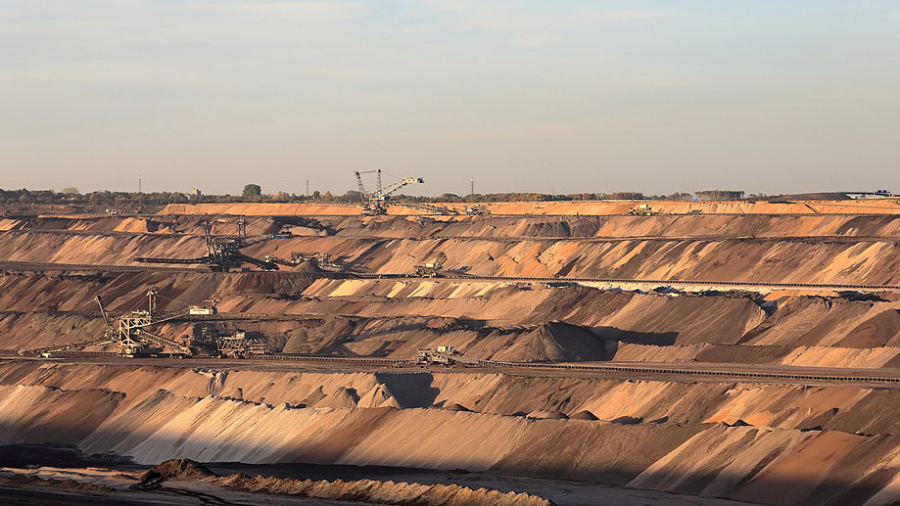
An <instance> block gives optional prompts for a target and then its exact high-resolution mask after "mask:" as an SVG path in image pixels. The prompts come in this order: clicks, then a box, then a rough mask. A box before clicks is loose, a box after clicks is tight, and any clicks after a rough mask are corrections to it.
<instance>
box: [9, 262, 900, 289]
mask: <svg viewBox="0 0 900 506" xmlns="http://www.w3.org/2000/svg"><path fill="white" fill-rule="evenodd" d="M0 270H6V271H37V272H41V271H109V272H140V271H164V272H195V273H196V272H199V273H210V272H211V271H210V270H209V269H207V268H187V267H160V266H156V265H108V264H66V263H47V262H21V261H12V260H0ZM251 272H259V271H251ZM267 272H269V271H267ZM279 274H281V275H291V274H292V273H291V272H290V271H285V272H281V273H279ZM307 275H308V274H307ZM321 275H322V276H323V277H335V278H341V279H343V278H345V277H349V278H358V279H376V280H377V279H392V280H405V281H422V280H426V279H427V280H428V281H451V282H479V281H496V282H507V283H541V284H555V283H600V284H610V285H653V286H669V287H673V288H674V287H682V288H687V287H694V286H704V287H710V289H715V288H716V287H722V288H726V287H727V288H736V289H741V288H745V289H747V290H750V291H752V290H754V289H760V288H761V289H771V290H828V291H866V292H900V285H862V284H860V285H856V284H835V283H763V282H754V281H701V280H671V279H624V278H591V277H559V278H555V277H526V276H478V275H473V274H458V273H451V272H444V273H441V274H440V275H439V276H437V277H429V278H422V277H419V276H411V275H409V274H388V273H385V274H378V273H360V272H345V273H336V274H335V273H325V272H323V273H321Z"/></svg>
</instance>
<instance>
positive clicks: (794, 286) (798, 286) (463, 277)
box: [354, 274, 900, 292]
mask: <svg viewBox="0 0 900 506" xmlns="http://www.w3.org/2000/svg"><path fill="white" fill-rule="evenodd" d="M354 276H356V277H359V278H363V279H397V280H423V279H427V280H428V281H457V282H458V281H471V282H475V281H499V282H522V283H608V284H617V285H625V284H638V285H659V286H671V287H678V286H681V287H687V286H709V287H717V286H722V287H747V288H770V289H779V290H781V289H784V290H803V289H819V290H834V291H842V290H864V291H883V292H896V291H900V286H898V285H851V284H819V283H759V282H752V281H751V282H748V281H695V280H677V281H676V280H670V279H623V278H586V277H571V278H570V277H565V278H538V277H524V276H476V275H468V274H446V275H442V276H439V277H433V278H421V277H416V276H410V275H407V274H354Z"/></svg>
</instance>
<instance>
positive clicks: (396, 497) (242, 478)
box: [216, 474, 554, 506]
mask: <svg viewBox="0 0 900 506" xmlns="http://www.w3.org/2000/svg"><path fill="white" fill-rule="evenodd" d="M216 481H217V483H218V484H219V485H221V486H224V487H225V488H228V489H231V490H237V491H242V492H255V493H260V492H261V493H268V494H271V493H277V494H284V495H292V496H299V497H313V498H317V499H326V500H351V501H361V502H363V501H364V502H367V503H369V502H371V503H377V504H398V505H400V504H402V505H405V506H426V505H428V506H430V505H435V504H442V505H445V506H488V505H491V506H552V505H553V504H554V503H553V501H550V500H547V499H544V498H542V497H538V496H536V495H531V494H527V493H521V494H517V493H516V492H507V493H503V492H500V491H499V490H491V489H486V488H479V489H478V490H473V489H471V488H468V487H462V486H460V485H456V484H453V485H441V484H437V485H424V484H420V483H395V482H393V481H375V480H357V481H344V480H335V481H327V480H321V481H314V480H298V479H294V478H276V477H268V476H254V477H252V478H251V477H248V476H247V475H245V474H232V475H230V476H226V477H223V478H218V479H217V480H216Z"/></svg>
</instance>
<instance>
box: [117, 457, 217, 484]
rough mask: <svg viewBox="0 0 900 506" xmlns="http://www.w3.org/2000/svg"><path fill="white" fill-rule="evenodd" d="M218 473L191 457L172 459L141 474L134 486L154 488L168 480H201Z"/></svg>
mask: <svg viewBox="0 0 900 506" xmlns="http://www.w3.org/2000/svg"><path fill="white" fill-rule="evenodd" d="M216 476H217V475H216V474H215V473H213V472H212V471H210V470H209V469H208V468H207V467H206V466H204V465H203V464H201V463H199V462H196V461H194V460H190V459H171V460H167V461H165V462H162V463H160V464H157V465H155V466H153V468H151V469H150V470H149V471H147V472H145V473H144V474H142V475H141V481H140V482H138V483H136V484H135V485H133V486H132V488H135V489H145V488H152V487H154V486H157V485H159V484H161V483H162V482H164V481H166V480H201V479H204V478H213V477H216Z"/></svg>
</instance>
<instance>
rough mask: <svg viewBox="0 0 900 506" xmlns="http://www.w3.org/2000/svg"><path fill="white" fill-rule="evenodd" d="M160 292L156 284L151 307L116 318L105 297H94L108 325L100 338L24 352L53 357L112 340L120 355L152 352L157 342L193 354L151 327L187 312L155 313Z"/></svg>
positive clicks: (149, 291) (159, 345)
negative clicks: (104, 305)
mask: <svg viewBox="0 0 900 506" xmlns="http://www.w3.org/2000/svg"><path fill="white" fill-rule="evenodd" d="M157 295H158V293H157V291H156V289H155V288H151V289H149V290H148V291H147V298H148V307H147V309H146V310H143V309H138V310H134V311H130V312H128V313H125V314H123V315H122V316H119V317H117V318H115V319H114V320H112V319H110V317H109V314H108V313H107V312H106V308H104V307H103V300H102V299H101V298H100V296H99V295H98V296H96V297H95V299H94V300H95V301H96V302H97V306H98V307H99V308H100V315H101V316H102V317H103V323H104V324H105V326H106V332H104V334H103V336H101V337H100V338H98V339H93V340H90V341H81V342H77V343H67V344H61V345H57V346H47V347H44V348H37V349H31V350H23V351H21V352H20V354H21V355H25V356H36V355H40V356H44V357H51V356H53V355H54V354H56V353H60V352H69V351H77V350H83V349H84V348H87V347H89V346H105V345H109V344H116V345H118V348H119V349H118V354H119V355H121V356H128V357H135V356H140V355H146V354H150V353H153V351H154V345H155V346H157V347H158V348H156V349H157V350H159V351H162V349H163V348H165V347H168V348H169V349H172V350H175V352H176V353H178V354H181V355H185V356H189V355H192V354H193V350H191V348H190V347H188V346H185V345H183V344H181V343H178V342H176V341H174V340H172V339H169V338H168V337H165V336H162V335H160V334H157V333H155V332H153V331H151V330H150V328H151V327H153V326H156V325H160V324H162V323H166V322H169V321H172V320H176V319H178V318H181V317H183V316H184V315H185V313H173V314H169V315H161V316H157V315H156V297H157Z"/></svg>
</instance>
